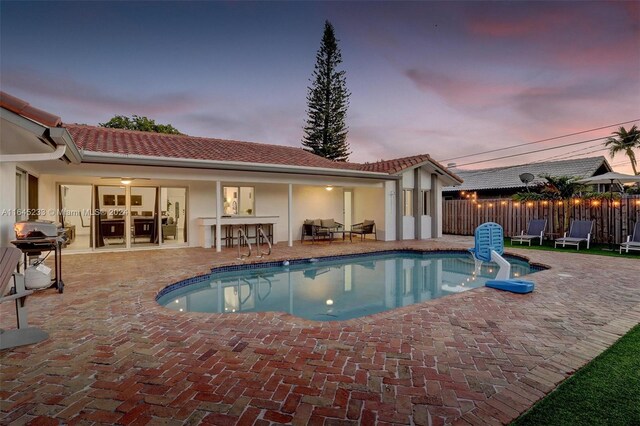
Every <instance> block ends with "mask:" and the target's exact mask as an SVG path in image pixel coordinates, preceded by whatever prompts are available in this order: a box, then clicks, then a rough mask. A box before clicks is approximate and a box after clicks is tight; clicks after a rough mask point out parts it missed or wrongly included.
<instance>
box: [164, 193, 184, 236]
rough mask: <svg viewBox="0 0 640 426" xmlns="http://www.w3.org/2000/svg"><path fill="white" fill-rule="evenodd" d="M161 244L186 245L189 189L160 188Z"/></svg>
mask: <svg viewBox="0 0 640 426" xmlns="http://www.w3.org/2000/svg"><path fill="white" fill-rule="evenodd" d="M160 210H161V215H160V217H161V225H160V233H161V242H162V245H163V246H166V245H184V244H185V243H186V242H187V220H186V216H187V189H186V188H164V187H163V188H160Z"/></svg>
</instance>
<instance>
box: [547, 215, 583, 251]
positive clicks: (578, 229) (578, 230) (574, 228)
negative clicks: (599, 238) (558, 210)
mask: <svg viewBox="0 0 640 426" xmlns="http://www.w3.org/2000/svg"><path fill="white" fill-rule="evenodd" d="M592 230H593V221H592V220H572V221H571V225H570V226H569V232H568V233H567V232H565V233H564V236H563V237H562V238H558V239H557V240H555V245H554V247H558V244H562V247H564V246H566V245H570V246H576V250H580V243H581V242H583V241H584V242H586V243H587V250H589V244H590V243H591V231H592Z"/></svg>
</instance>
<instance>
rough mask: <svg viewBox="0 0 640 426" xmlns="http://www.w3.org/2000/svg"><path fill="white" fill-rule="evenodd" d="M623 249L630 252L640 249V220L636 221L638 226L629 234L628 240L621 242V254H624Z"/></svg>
mask: <svg viewBox="0 0 640 426" xmlns="http://www.w3.org/2000/svg"><path fill="white" fill-rule="evenodd" d="M622 250H624V251H625V253H629V250H639V251H640V220H638V221H637V222H636V226H635V227H634V228H633V235H628V236H627V241H625V242H624V243H622V244H620V254H622Z"/></svg>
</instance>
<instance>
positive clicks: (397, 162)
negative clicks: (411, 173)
mask: <svg viewBox="0 0 640 426" xmlns="http://www.w3.org/2000/svg"><path fill="white" fill-rule="evenodd" d="M427 162H429V163H431V164H433V165H434V166H436V167H438V168H439V169H441V170H442V171H443V172H445V173H447V174H448V175H449V176H451V177H452V178H454V179H456V180H458V181H460V182H462V179H461V178H460V176H458V175H456V174H455V173H454V172H452V171H451V170H448V169H447V168H446V167H444V166H443V165H442V164H440V163H438V162H437V161H435V160H434V159H432V158H431V156H430V155H429V154H418V155H413V156H411V157H402V158H394V159H392V160H382V161H377V162H375V163H365V164H361V165H360V167H361V170H364V171H368V172H382V173H389V174H392V175H393V174H397V173H400V172H402V171H404V170H406V169H408V168H411V167H413V166H417V165H420V164H423V163H427Z"/></svg>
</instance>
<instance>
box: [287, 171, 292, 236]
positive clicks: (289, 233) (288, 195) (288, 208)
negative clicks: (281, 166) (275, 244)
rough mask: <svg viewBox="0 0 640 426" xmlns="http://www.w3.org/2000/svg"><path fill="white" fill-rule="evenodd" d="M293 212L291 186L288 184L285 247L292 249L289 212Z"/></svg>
mask: <svg viewBox="0 0 640 426" xmlns="http://www.w3.org/2000/svg"><path fill="white" fill-rule="evenodd" d="M292 211H293V184H292V183H290V184H289V188H288V193H287V235H288V240H287V245H288V246H289V247H293V219H292V218H291V212H292Z"/></svg>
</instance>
